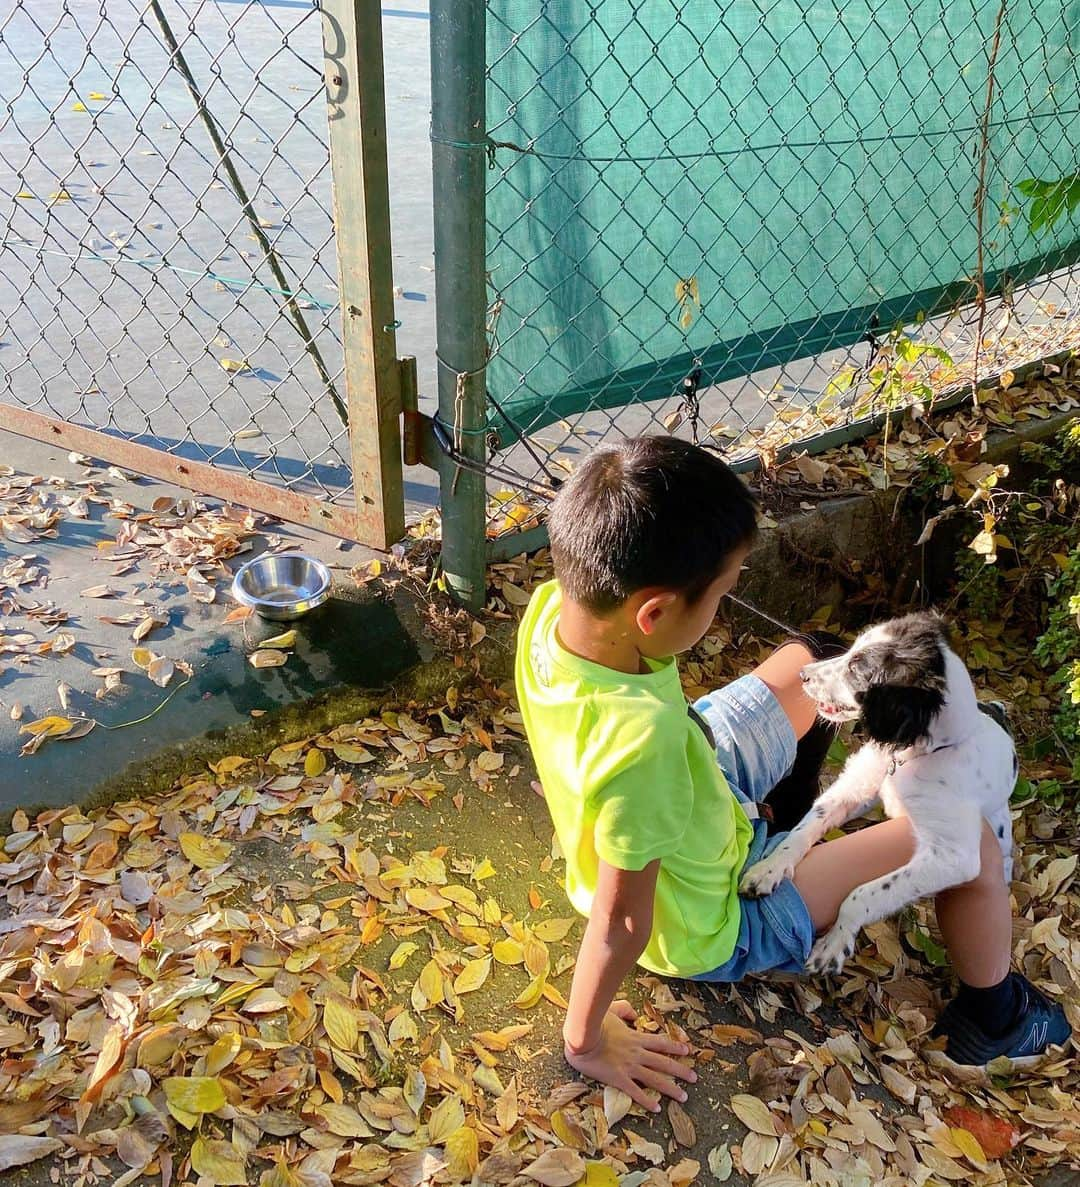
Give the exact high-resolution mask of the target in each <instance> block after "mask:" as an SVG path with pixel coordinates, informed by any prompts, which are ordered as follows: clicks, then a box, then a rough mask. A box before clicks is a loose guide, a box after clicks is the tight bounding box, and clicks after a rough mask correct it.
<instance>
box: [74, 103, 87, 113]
mask: <svg viewBox="0 0 1080 1187" xmlns="http://www.w3.org/2000/svg"><path fill="white" fill-rule="evenodd" d="M71 110H72V111H86V104H85V103H79V102H78V101H76V102H75V103H72V105H71Z"/></svg>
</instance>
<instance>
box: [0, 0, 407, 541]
mask: <svg viewBox="0 0 1080 1187" xmlns="http://www.w3.org/2000/svg"><path fill="white" fill-rule="evenodd" d="M0 79H3V82H0V91H2V92H3V94H2V97H3V99H4V110H3V112H2V113H0V162H2V164H3V171H4V173H5V175H6V177H5V180H4V182H3V183H0V184H2V185H3V188H4V190H7V191H8V192H6V193H3V196H2V198H0V201H2V202H3V204H4V206H5V207H6V210H5V218H4V227H3V236H2V239H0V259H2V264H0V341H2V342H3V343H4V347H5V349H4V350H3V351H2V352H0V367H2V369H3V370H2V374H0V424H2V425H3V427H5V428H8V429H13V430H14V431H16V432H18V433H21V434H23V435H26V436H29V437H34V438H38V439H40V440H44V441H48V442H55V443H57V444H60V445H63V446H64V447H65V448H67V449H71V450H77V451H79V452H82V453H85V454H89V455H93V456H94V457H98V458H101V459H104V460H107V461H109V462H113V463H116V464H118V465H120V466H125V467H128V468H130V469H132V470H135V471H139V472H141V473H145V474H148V475H152V476H154V477H157V478H161V479H164V480H168V481H171V482H174V483H177V484H179V485H181V486H184V487H188V488H191V489H194V490H198V491H200V492H202V493H205V494H209V495H215V496H219V497H221V498H224V499H227V500H229V501H231V502H236V503H240V504H243V505H245V506H249V507H253V508H255V509H257V510H262V511H265V512H268V513H270V514H272V515H275V516H278V517H280V518H282V519H286V520H290V521H293V522H297V523H303V524H307V525H309V526H312V527H316V528H319V529H321V530H324V531H328V532H331V533H334V534H337V535H340V536H343V537H348V538H350V539H354V540H357V541H360V542H362V543H366V544H370V545H374V546H376V547H386V546H387V545H389V544H390V543H392V542H393V541H395V540H397V539H399V538H400V537H401V535H402V534H403V532H404V508H403V495H402V474H401V443H400V421H401V412H402V401H403V396H404V399H405V400H406V401H409V399H410V397H411V396H413V395H414V393H415V380H414V378H413V377H414V376H415V368H414V366H413V365H412V360H399V359H398V358H397V351H396V342H395V327H396V323H395V320H394V307H393V280H392V274H391V254H390V218H389V198H388V186H387V166H386V143H385V116H384V112H385V105H384V94H383V65H382V33H381V27H380V11H379V5H378V4H377V3H374V2H372V0H322V2H321V4H319V5H318V6H317V7H316V6H314V5H313V6H312V7H310V8H309V7H306V6H299V5H293V6H282V7H281V8H273V9H271V8H270V7H264V6H261V5H250V4H249V5H243V6H238V7H237V8H236V9H231V6H229V5H216V4H215V5H209V4H197V5H195V6H194V9H193V10H192V9H191V8H189V7H188V6H184V7H182V6H181V5H180V4H179V3H178V2H177V0H139V2H138V3H127V4H125V3H117V4H113V3H111V2H110V3H109V4H108V5H105V4H101V5H98V6H91V5H89V4H87V5H79V6H73V5H71V4H68V3H66V2H64V0H16V3H14V4H13V5H12V7H11V8H10V11H9V13H8V15H7V16H6V17H4V18H0Z"/></svg>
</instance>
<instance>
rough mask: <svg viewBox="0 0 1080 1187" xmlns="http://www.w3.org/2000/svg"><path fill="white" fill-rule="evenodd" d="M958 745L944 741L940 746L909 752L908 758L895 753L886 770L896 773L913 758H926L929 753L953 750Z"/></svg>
mask: <svg viewBox="0 0 1080 1187" xmlns="http://www.w3.org/2000/svg"><path fill="white" fill-rule="evenodd" d="M956 745H957V743H956V742H943V743H942V744H941V745H940V746H935V747H934V748H933V750H923V751H922V752H921V753H919V754H909V755H908V756H907V757H906V758H899V757H897V755H895V754H894V755H893V756H892V758H891V760H890V761H889V769H888V771H886V775H895V774H896V770H897V768H898V767H902V766H905V765H906V764H907V763H909V762H911V761H912V760H913V759H916V758H925V757H926V756H927V755H928V754H937V752H938V751H939V750H953V749H955V748H956Z"/></svg>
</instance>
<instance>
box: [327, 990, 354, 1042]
mask: <svg viewBox="0 0 1080 1187" xmlns="http://www.w3.org/2000/svg"><path fill="white" fill-rule="evenodd" d="M323 1026H324V1027H326V1034H327V1037H328V1038H329V1039H330V1042H331V1043H333V1044H334V1046H335V1047H340V1048H341V1049H342V1050H343V1051H355V1050H356V1040H357V1039H358V1038H359V1037H360V1025H359V1020H358V1018H357V1016H356V1009H355V1007H354V1006H353V1004H352V1002H350V1001H348V1000H347V999H346V998H343V997H341V996H340V995H339V994H334V995H333V996H332V997H329V998H328V999H327V1001H326V1005H325V1006H323Z"/></svg>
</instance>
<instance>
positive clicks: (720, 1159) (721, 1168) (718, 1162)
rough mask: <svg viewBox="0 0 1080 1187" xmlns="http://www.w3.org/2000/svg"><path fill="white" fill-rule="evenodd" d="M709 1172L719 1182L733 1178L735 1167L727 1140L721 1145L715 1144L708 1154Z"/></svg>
mask: <svg viewBox="0 0 1080 1187" xmlns="http://www.w3.org/2000/svg"><path fill="white" fill-rule="evenodd" d="M707 1161H708V1164H709V1173H710V1174H711V1175H712V1177H713V1178H714V1179H715V1180H716V1181H717V1182H718V1183H726V1182H727V1181H728V1179H730V1178H731V1172H732V1170H733V1169H734V1167H733V1165H732V1161H731V1151H730V1150H729V1149H728V1145H727V1142H725V1143H724V1144H723V1145H721V1146H713V1148H712V1149H711V1150H710V1151H709V1156H708V1159H707Z"/></svg>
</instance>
